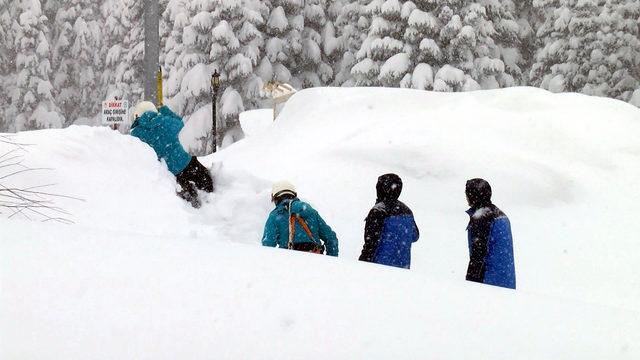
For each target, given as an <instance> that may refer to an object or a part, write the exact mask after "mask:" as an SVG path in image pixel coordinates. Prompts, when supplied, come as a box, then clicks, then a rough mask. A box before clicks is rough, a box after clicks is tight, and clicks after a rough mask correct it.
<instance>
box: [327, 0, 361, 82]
mask: <svg viewBox="0 0 640 360" xmlns="http://www.w3.org/2000/svg"><path fill="white" fill-rule="evenodd" d="M365 2H367V1H366V0H357V1H350V0H344V1H334V2H333V3H332V5H331V7H330V10H329V14H330V16H331V18H332V20H333V22H334V23H335V32H336V35H337V39H335V41H334V40H333V38H331V37H329V36H325V53H327V56H329V58H330V59H331V60H332V63H333V68H334V74H335V76H334V83H333V85H336V86H354V85H355V81H354V79H353V76H352V75H351V69H352V68H353V66H354V65H355V64H356V62H357V58H356V53H357V52H358V50H359V49H360V47H361V46H362V42H363V41H364V39H365V38H366V30H367V29H368V28H369V20H368V18H367V17H365V16H363V6H364V3H365ZM336 41H337V42H336Z"/></svg>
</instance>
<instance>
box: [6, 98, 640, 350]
mask: <svg viewBox="0 0 640 360" xmlns="http://www.w3.org/2000/svg"><path fill="white" fill-rule="evenodd" d="M639 115H640V110H638V109H637V108H635V107H633V106H631V105H629V104H625V103H623V102H620V101H615V100H609V99H604V98H595V97H588V96H583V95H576V94H551V93H549V92H547V91H544V90H539V89H533V88H512V89H503V90H493V91H477V92H470V93H453V94H452V93H435V92H425V91H415V90H403V89H378V88H361V89H346V88H345V89H332V88H318V89H308V90H303V91H300V92H298V93H297V94H296V95H294V96H293V97H292V98H291V99H290V100H289V101H288V103H287V106H286V107H285V108H284V110H283V112H282V113H281V115H280V116H279V117H278V119H277V120H276V121H275V122H274V123H273V124H272V126H270V127H268V128H266V129H262V131H260V132H256V133H255V134H254V135H252V136H248V137H247V138H246V139H244V140H242V141H240V142H238V143H236V144H233V145H231V146H229V147H228V148H226V149H224V150H222V151H220V152H219V153H217V154H215V155H213V156H209V157H205V158H202V159H201V161H202V162H203V163H205V164H206V165H207V166H211V167H212V168H213V169H214V174H215V176H216V189H217V190H216V192H215V193H213V194H212V195H210V196H209V197H207V201H208V203H206V204H205V205H204V206H203V208H202V209H200V210H194V209H192V208H190V207H189V206H188V205H186V204H185V203H184V202H182V201H181V200H179V199H178V198H176V197H175V196H174V194H173V192H174V186H175V185H174V182H173V179H172V176H171V175H170V174H169V173H168V171H167V170H166V167H165V166H164V164H162V163H158V162H157V161H156V159H155V154H153V151H152V150H151V149H150V148H148V147H147V146H145V145H144V144H142V143H140V142H139V141H138V140H137V139H134V138H131V137H129V136H126V135H121V134H119V133H117V132H114V131H110V130H108V129H103V128H89V127H82V126H74V127H71V128H68V129H65V130H46V131H44V130H43V131H35V132H27V133H20V134H18V135H17V138H18V139H19V140H20V141H22V142H26V143H32V144H34V146H31V147H28V152H27V153H26V154H24V163H25V164H26V165H30V166H34V167H39V166H46V167H51V168H53V170H51V171H49V172H47V173H46V174H45V175H38V174H37V173H31V174H30V175H29V177H20V178H17V179H16V178H13V179H14V180H13V181H14V182H15V183H14V185H17V186H31V185H34V184H42V183H43V182H46V183H56V184H57V185H56V186H55V187H54V188H53V189H52V190H55V191H56V192H58V193H64V194H68V195H74V196H78V197H82V198H83V199H84V200H85V201H83V202H80V201H74V200H70V199H67V200H65V199H60V200H59V202H58V204H59V205H60V206H62V207H64V208H65V209H67V210H69V211H71V212H72V213H73V217H72V220H74V221H75V223H76V224H75V225H72V226H63V225H57V224H41V223H34V222H31V223H26V222H23V221H22V220H19V219H16V217H14V219H13V220H2V221H1V222H0V226H1V227H2V231H3V233H2V237H0V249H1V251H0V276H1V279H0V280H1V284H2V289H1V291H0V304H1V305H2V306H0V324H1V326H0V331H1V333H0V337H1V338H2V339H3V343H4V344H5V345H4V347H3V348H2V350H1V351H2V353H0V358H3V359H4V358H8V359H12V358H16V357H20V358H25V357H26V358H31V359H36V358H94V359H99V358H127V357H135V358H153V359H162V358H194V359H195V358H204V357H206V358H216V359H237V358H250V359H254V358H266V359H271V358H274V359H275V358H277V359H282V358H306V359H315V358H318V359H319V358H323V359H324V358H327V357H329V358H336V359H350V358H373V359H388V358H391V357H395V358H402V359H411V358H424V357H425V356H426V357H433V358H451V359H465V358H469V357H476V358H481V359H483V358H484V359H495V358H518V359H520V358H523V357H525V358H532V359H540V358H553V359H573V358H575V357H576V356H579V357H581V358H593V359H599V358H616V359H636V358H638V356H639V355H640V347H638V344H640V341H639V340H640V321H639V320H640V315H639V313H640V305H638V304H640V301H639V300H640V282H639V280H638V277H637V271H636V267H637V266H636V264H637V263H638V260H639V257H638V254H637V252H635V251H633V249H634V248H635V246H636V240H635V234H637V233H639V232H640V223H638V222H637V221H636V219H635V216H633V214H635V212H636V210H635V209H636V206H637V204H638V203H639V201H640V194H639V193H638V191H637V190H636V187H637V183H638V180H639V179H640V167H639V166H638V164H639V161H638V160H639V157H640V146H639V145H638V143H637V140H636V137H637V136H636V134H638V133H639V131H640V122H639V121H638V119H639V118H640V117H639ZM2 149H6V145H4V144H0V150H2ZM386 172H396V173H398V174H399V175H400V176H401V177H402V178H403V180H404V184H405V185H404V190H403V194H402V195H401V200H402V201H404V202H405V203H407V204H408V205H409V206H410V207H411V208H412V209H413V211H414V214H415V216H416V220H417V223H418V226H419V227H420V230H421V239H420V240H419V242H418V243H416V244H415V245H414V247H413V261H412V269H411V270H410V271H402V270H398V269H393V268H386V267H380V266H376V265H372V264H364V263H360V262H357V261H356V259H357V257H358V255H359V251H360V249H361V246H362V232H363V226H364V222H363V219H364V217H365V215H366V213H367V211H368V210H369V208H370V207H371V206H372V205H373V202H374V200H375V182H376V178H377V176H379V175H380V174H383V173H386ZM472 177H483V178H485V179H487V180H489V181H490V182H491V184H492V186H493V189H494V201H495V203H496V204H497V205H498V206H499V207H500V208H501V209H502V210H504V211H505V213H507V214H508V215H509V217H510V219H511V222H512V227H513V232H514V246H515V258H516V271H517V277H518V290H517V291H507V290H503V289H498V288H492V287H487V286H482V285H478V284H473V283H467V282H465V281H464V280H463V279H464V275H465V271H466V263H467V260H468V259H467V256H468V254H467V248H466V234H465V230H464V229H465V226H466V223H467V220H468V218H467V215H466V214H465V213H464V210H465V209H466V203H465V198H464V184H465V181H466V180H467V179H469V178H472ZM282 178H286V179H289V180H291V181H292V182H293V183H294V184H296V186H297V187H298V190H299V194H300V196H301V197H302V198H303V199H304V200H307V201H309V202H310V203H312V204H313V205H314V206H315V207H316V208H317V209H318V211H319V212H320V213H321V214H322V216H323V217H324V218H325V219H326V221H327V222H328V223H329V224H330V225H331V226H332V227H333V228H334V230H335V231H336V233H337V234H338V237H339V239H340V257H339V258H337V259H333V258H328V257H321V256H313V255H309V254H299V253H292V252H288V251H284V250H280V249H265V248H262V247H260V246H259V244H260V237H261V234H262V227H263V224H264V221H265V219H266V216H267V214H268V212H269V211H270V209H271V206H272V205H271V204H270V203H269V189H270V184H271V182H272V181H274V180H278V179H282ZM399 334H402V335H399ZM5 339H6V340H5ZM523 349H524V350H525V351H524V352H523ZM523 354H526V355H523Z"/></svg>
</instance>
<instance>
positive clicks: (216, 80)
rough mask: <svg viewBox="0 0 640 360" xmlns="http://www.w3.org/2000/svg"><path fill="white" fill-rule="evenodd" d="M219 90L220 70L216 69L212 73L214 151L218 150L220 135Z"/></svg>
mask: <svg viewBox="0 0 640 360" xmlns="http://www.w3.org/2000/svg"><path fill="white" fill-rule="evenodd" d="M218 90H220V74H219V73H218V70H217V69H216V70H214V71H213V74H212V75H211V120H212V122H213V123H212V124H211V137H212V138H213V140H212V142H213V151H212V152H216V136H218V126H217V123H218V122H217V121H216V120H217V117H218V113H217V111H216V102H217V100H218Z"/></svg>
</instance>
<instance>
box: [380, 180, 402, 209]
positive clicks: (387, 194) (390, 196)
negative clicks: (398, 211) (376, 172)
mask: <svg viewBox="0 0 640 360" xmlns="http://www.w3.org/2000/svg"><path fill="white" fill-rule="evenodd" d="M401 192H402V179H400V176H398V175H396V174H384V175H382V176H380V177H379V178H378V183H377V184H376V195H377V197H378V199H377V201H376V202H381V201H396V200H398V198H399V197H400V193H401Z"/></svg>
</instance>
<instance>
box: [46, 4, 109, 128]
mask: <svg viewBox="0 0 640 360" xmlns="http://www.w3.org/2000/svg"><path fill="white" fill-rule="evenodd" d="M54 24H55V30H56V31H55V33H56V36H55V37H54V38H55V43H54V48H53V54H52V55H53V56H52V63H53V67H54V77H53V85H54V92H55V94H56V95H55V99H56V104H57V105H58V106H59V107H60V108H61V110H62V112H63V114H64V116H65V118H66V119H67V121H68V122H69V123H70V122H73V121H75V120H76V119H78V118H79V117H81V116H94V115H96V114H97V113H98V111H99V108H100V102H101V100H102V98H103V96H104V94H103V92H102V91H101V89H100V85H101V84H100V78H99V74H100V73H101V72H102V67H101V65H102V58H101V57H100V53H99V52H98V51H96V49H100V47H101V32H102V30H101V24H100V14H99V9H98V6H97V4H96V3H91V2H89V3H87V1H81V0H71V1H68V2H66V3H65V4H64V5H61V6H60V7H59V8H58V9H57V11H56V15H55V21H54Z"/></svg>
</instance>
